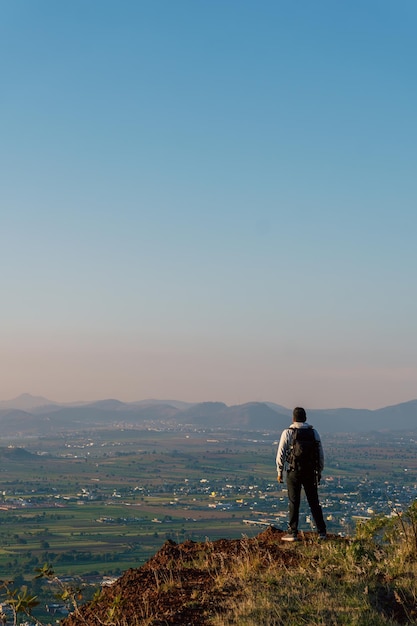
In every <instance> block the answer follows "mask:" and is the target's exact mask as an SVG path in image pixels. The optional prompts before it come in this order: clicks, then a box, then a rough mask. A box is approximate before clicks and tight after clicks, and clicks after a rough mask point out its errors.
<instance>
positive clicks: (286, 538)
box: [281, 533, 298, 541]
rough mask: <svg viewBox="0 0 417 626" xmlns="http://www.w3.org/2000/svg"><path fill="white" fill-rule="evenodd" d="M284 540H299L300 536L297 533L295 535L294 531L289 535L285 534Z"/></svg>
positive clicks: (282, 538)
mask: <svg viewBox="0 0 417 626" xmlns="http://www.w3.org/2000/svg"><path fill="white" fill-rule="evenodd" d="M281 540H282V541H298V537H297V535H294V533H288V534H287V535H284V536H283V537H281Z"/></svg>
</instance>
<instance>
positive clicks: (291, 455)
mask: <svg viewBox="0 0 417 626" xmlns="http://www.w3.org/2000/svg"><path fill="white" fill-rule="evenodd" d="M306 419H307V416H306V412H305V410H304V409H303V408H302V407H299V406H297V407H296V408H295V409H294V411H293V416H292V422H293V423H292V424H291V426H290V427H289V428H286V429H285V430H284V431H283V433H282V435H281V439H280V442H279V446H278V451H277V458H276V462H277V471H278V482H279V483H282V482H283V479H282V476H283V472H284V471H286V473H287V488H288V504H289V507H288V508H289V520H288V529H289V532H288V534H287V535H284V536H283V538H282V539H283V540H284V541H297V539H298V519H299V513H300V497H301V487H303V488H304V492H305V494H306V497H307V501H308V504H309V507H310V511H311V515H312V516H313V519H314V522H315V524H316V528H317V532H318V535H319V538H320V539H325V538H326V523H325V521H324V518H323V512H322V510H321V506H320V503H319V496H318V491H317V485H318V483H319V482H320V479H321V473H322V471H323V467H324V455H323V447H322V445H321V439H320V435H319V433H318V432H317V431H316V430H315V429H314V428H313V427H312V426H310V425H309V424H308V423H307V421H306Z"/></svg>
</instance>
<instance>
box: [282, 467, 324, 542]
mask: <svg viewBox="0 0 417 626" xmlns="http://www.w3.org/2000/svg"><path fill="white" fill-rule="evenodd" d="M301 487H304V492H305V494H306V497H307V502H308V505H309V507H310V511H311V515H312V516H313V519H314V522H315V524H316V528H317V532H318V533H319V534H322V533H323V534H324V533H325V532H326V523H325V521H324V518H323V511H322V510H321V506H320V503H319V496H318V492H317V477H316V475H315V474H314V473H313V472H308V473H307V472H297V471H294V470H291V471H289V472H287V488H288V502H289V522H288V526H289V529H290V532H291V533H294V534H297V532H298V518H299V514H300V498H301Z"/></svg>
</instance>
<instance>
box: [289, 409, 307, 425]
mask: <svg viewBox="0 0 417 626" xmlns="http://www.w3.org/2000/svg"><path fill="white" fill-rule="evenodd" d="M292 419H293V421H294V422H305V421H306V419H307V415H306V412H305V410H304V409H303V407H302V406H296V407H295V409H294V411H293V412H292Z"/></svg>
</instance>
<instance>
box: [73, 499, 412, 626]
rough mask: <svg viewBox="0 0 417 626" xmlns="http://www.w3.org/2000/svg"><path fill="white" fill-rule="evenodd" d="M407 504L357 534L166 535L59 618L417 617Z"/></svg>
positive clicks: (200, 623) (214, 624)
mask: <svg viewBox="0 0 417 626" xmlns="http://www.w3.org/2000/svg"><path fill="white" fill-rule="evenodd" d="M410 511H411V513H410V512H408V513H407V514H406V515H405V517H404V520H401V521H400V522H399V520H394V521H387V520H385V521H384V522H381V521H378V520H373V521H372V522H370V523H368V525H366V526H363V527H362V528H360V529H359V531H358V533H357V535H356V537H355V538H354V539H352V540H347V539H344V538H341V537H337V536H330V537H329V538H328V540H327V541H325V542H321V543H319V542H318V540H317V538H316V535H315V534H314V533H304V534H303V536H302V541H300V542H299V543H297V544H291V545H287V544H284V543H283V542H282V541H281V532H282V531H280V530H278V529H276V528H274V527H269V528H267V529H266V530H265V531H264V532H262V533H260V534H259V535H258V536H257V537H254V538H251V539H249V538H247V537H243V538H242V539H231V540H224V539H221V540H217V541H214V542H209V541H206V542H200V543H194V542H192V541H186V542H184V543H182V544H177V543H175V542H173V541H167V542H166V543H165V544H164V545H163V546H162V548H161V549H160V550H159V552H157V554H156V555H155V556H154V557H153V558H151V559H150V560H149V561H148V562H147V563H145V564H144V565H143V566H142V567H140V568H139V569H130V570H128V571H126V572H125V573H124V574H123V575H122V576H121V577H120V578H119V579H118V580H117V581H116V582H115V583H114V584H113V585H111V586H109V587H105V588H103V590H102V592H101V594H100V596H99V597H98V598H96V599H95V600H94V601H93V602H91V603H89V604H87V605H85V606H83V607H80V608H77V610H76V611H75V612H74V613H73V614H71V615H70V616H69V617H68V618H66V619H65V620H64V621H63V622H62V626H78V625H80V624H84V625H88V626H102V625H103V624H108V625H110V624H111V625H112V626H209V625H210V626H232V625H235V626H242V625H243V624H244V625H246V626H262V625H265V626H272V625H275V626H278V625H282V626H284V625H285V626H300V624H311V625H312V624H314V625H319V624H321V625H324V626H329V625H338V624H350V625H351V626H353V625H354V626H358V625H359V626H360V625H362V626H369V625H371V624H372V625H373V626H378V625H381V626H382V625H383V624H384V625H390V626H396V625H398V624H415V623H417V619H416V617H417V613H416V606H415V597H416V591H417V586H416V576H415V574H416V563H415V555H416V547H417V546H416V538H415V534H413V533H415V526H413V525H414V524H415V521H416V509H415V507H414V508H413V507H412V508H411V509H410ZM407 516H408V517H407ZM398 527H401V528H402V538H401V539H399V533H398V532H397V531H398ZM382 529H384V530H385V531H386V535H385V539H384V540H383V541H381V540H380V534H379V533H380V532H381V530H382ZM390 532H391V535H389V533H390ZM378 537H379V539H378Z"/></svg>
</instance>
